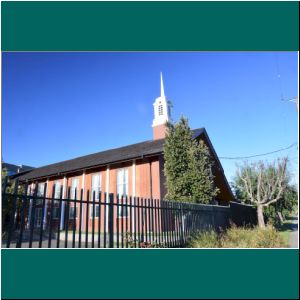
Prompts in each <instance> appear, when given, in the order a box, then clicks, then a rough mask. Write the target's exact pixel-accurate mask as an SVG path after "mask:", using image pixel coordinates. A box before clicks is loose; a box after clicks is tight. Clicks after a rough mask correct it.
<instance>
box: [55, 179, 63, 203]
mask: <svg viewBox="0 0 300 300" xmlns="http://www.w3.org/2000/svg"><path fill="white" fill-rule="evenodd" d="M54 185H55V190H54V198H55V199H60V191H61V183H60V180H56V181H54ZM57 194H58V195H57ZM55 202H57V201H55Z"/></svg>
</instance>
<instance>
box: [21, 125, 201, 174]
mask: <svg viewBox="0 0 300 300" xmlns="http://www.w3.org/2000/svg"><path fill="white" fill-rule="evenodd" d="M204 131H205V129H204V128H198V129H195V130H193V137H194V138H196V137H198V136H199V135H201V134H202V133H203V132H204ZM164 140H165V139H159V140H149V141H145V142H141V143H137V144H132V145H128V146H125V147H120V148H115V149H110V150H106V151H102V152H98V153H93V154H89V155H85V156H81V157H77V158H73V159H70V160H65V161H62V162H58V163H55V164H51V165H46V166H43V167H39V168H36V169H34V170H32V171H31V172H29V173H27V174H25V175H23V176H20V180H27V179H35V178H41V177H48V176H55V175H59V174H64V173H69V172H73V171H74V172H75V171H77V170H83V169H87V168H92V167H96V166H101V165H107V164H112V163H117V162H123V161H128V160H131V159H137V158H143V157H148V156H152V155H154V154H160V153H162V151H163V145H164Z"/></svg>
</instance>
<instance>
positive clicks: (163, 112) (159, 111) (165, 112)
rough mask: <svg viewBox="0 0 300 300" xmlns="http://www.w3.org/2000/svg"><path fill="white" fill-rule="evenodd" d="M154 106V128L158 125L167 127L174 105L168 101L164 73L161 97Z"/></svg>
mask: <svg viewBox="0 0 300 300" xmlns="http://www.w3.org/2000/svg"><path fill="white" fill-rule="evenodd" d="M153 106H154V119H153V123H152V127H155V126H158V125H165V124H166V122H167V121H171V107H172V104H171V102H170V101H169V100H167V98H166V96H165V90H164V81H163V76H162V73H160V96H159V97H158V98H156V100H155V102H154V103H153Z"/></svg>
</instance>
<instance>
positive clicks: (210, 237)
mask: <svg viewBox="0 0 300 300" xmlns="http://www.w3.org/2000/svg"><path fill="white" fill-rule="evenodd" d="M187 247H188V248H221V245H220V239H219V236H218V234H217V233H216V232H215V231H213V230H212V231H205V232H201V233H198V234H195V235H194V236H193V237H192V238H191V240H190V241H189V242H188V244H187Z"/></svg>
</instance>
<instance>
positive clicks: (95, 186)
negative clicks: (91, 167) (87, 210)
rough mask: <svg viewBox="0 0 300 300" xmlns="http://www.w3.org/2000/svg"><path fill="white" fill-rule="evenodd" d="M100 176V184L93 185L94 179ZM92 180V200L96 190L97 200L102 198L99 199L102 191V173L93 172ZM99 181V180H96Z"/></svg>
mask: <svg viewBox="0 0 300 300" xmlns="http://www.w3.org/2000/svg"><path fill="white" fill-rule="evenodd" d="M96 176H98V177H99V180H98V185H93V184H94V181H93V178H94V177H96ZM91 181H92V187H91V191H92V192H91V200H92V201H93V193H94V191H95V200H100V199H99V193H100V192H101V185H102V180H101V173H100V172H99V173H94V174H92V178H91ZM96 183H97V182H96Z"/></svg>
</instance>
